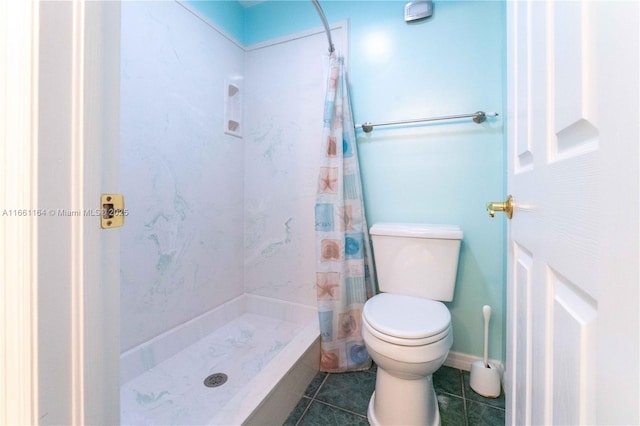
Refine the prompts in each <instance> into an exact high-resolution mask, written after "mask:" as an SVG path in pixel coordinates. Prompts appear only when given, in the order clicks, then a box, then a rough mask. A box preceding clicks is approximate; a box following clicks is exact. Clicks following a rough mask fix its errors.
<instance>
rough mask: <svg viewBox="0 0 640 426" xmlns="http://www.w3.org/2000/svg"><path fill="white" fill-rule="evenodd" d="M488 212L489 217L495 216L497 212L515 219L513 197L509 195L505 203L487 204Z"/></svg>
mask: <svg viewBox="0 0 640 426" xmlns="http://www.w3.org/2000/svg"><path fill="white" fill-rule="evenodd" d="M487 211H488V212H489V216H491V217H493V216H495V214H496V212H504V213H505V214H506V215H507V218H509V219H511V218H512V217H513V197H512V196H511V195H509V196H508V197H507V199H506V201H505V202H504V203H497V202H493V201H492V202H489V203H487Z"/></svg>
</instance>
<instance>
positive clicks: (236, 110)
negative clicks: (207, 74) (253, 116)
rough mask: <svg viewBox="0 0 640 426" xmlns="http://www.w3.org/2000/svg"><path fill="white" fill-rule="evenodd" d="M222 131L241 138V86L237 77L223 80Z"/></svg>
mask: <svg viewBox="0 0 640 426" xmlns="http://www.w3.org/2000/svg"><path fill="white" fill-rule="evenodd" d="M224 132H225V133H226V134H228V135H231V136H236V137H239V138H242V87H241V85H240V79H239V78H234V79H228V80H225V82H224Z"/></svg>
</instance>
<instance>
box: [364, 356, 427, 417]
mask: <svg viewBox="0 0 640 426" xmlns="http://www.w3.org/2000/svg"><path fill="white" fill-rule="evenodd" d="M381 379H382V380H381ZM378 389H380V390H381V391H380V392H378ZM399 389H402V391H401V392H398V390H399ZM385 390H388V391H389V392H387V391H385ZM376 393H378V398H376ZM367 419H368V420H369V423H370V424H371V425H372V426H387V425H399V424H402V425H420V426H425V425H428V426H440V410H439V408H438V400H437V397H436V392H435V389H434V388H433V382H432V376H431V375H429V376H427V377H424V378H422V379H419V380H406V379H399V378H397V377H393V376H391V375H390V374H388V373H387V372H385V371H383V370H381V369H380V368H378V373H377V377H376V391H374V392H373V394H372V395H371V399H370V400H369V408H368V410H367Z"/></svg>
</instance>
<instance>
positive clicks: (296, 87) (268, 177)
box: [244, 28, 346, 306]
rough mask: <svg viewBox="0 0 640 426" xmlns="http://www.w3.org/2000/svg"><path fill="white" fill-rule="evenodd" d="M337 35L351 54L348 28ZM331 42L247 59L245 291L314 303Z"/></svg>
mask: <svg viewBox="0 0 640 426" xmlns="http://www.w3.org/2000/svg"><path fill="white" fill-rule="evenodd" d="M332 36H333V38H334V42H335V43H336V46H337V48H338V50H339V51H343V52H344V49H342V47H343V46H346V30H345V29H344V28H340V29H337V30H333V31H332ZM325 37H326V36H325V35H324V33H320V34H316V35H311V36H308V37H302V38H296V39H294V40H290V41H287V42H284V43H275V44H271V45H267V46H264V45H263V46H259V47H251V46H249V48H248V51H247V56H246V62H245V73H246V79H245V86H246V91H245V94H246V97H245V118H246V120H247V126H246V129H248V130H247V134H246V135H245V163H244V167H245V171H246V172H245V188H244V191H245V192H244V195H245V197H244V198H245V199H244V201H245V241H244V250H245V265H244V266H245V270H244V271H245V272H244V273H245V288H246V291H247V292H249V293H253V294H256V295H261V296H267V297H274V298H277V299H280V300H286V301H289V302H296V303H301V304H305V305H312V306H315V300H316V290H315V221H314V210H313V208H314V200H315V193H316V187H317V184H318V183H317V182H318V176H317V171H318V167H319V163H318V160H319V150H320V143H319V141H320V138H321V137H322V117H323V103H324V96H325V93H324V81H325V80H326V76H325V69H326V67H327V63H326V56H327V55H326V54H325V52H326V50H327V46H326V38H325Z"/></svg>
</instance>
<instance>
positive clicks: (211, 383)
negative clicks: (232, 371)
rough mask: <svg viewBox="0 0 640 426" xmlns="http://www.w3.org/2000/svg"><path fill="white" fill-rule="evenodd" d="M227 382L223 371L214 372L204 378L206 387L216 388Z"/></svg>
mask: <svg viewBox="0 0 640 426" xmlns="http://www.w3.org/2000/svg"><path fill="white" fill-rule="evenodd" d="M226 382H227V375H226V374H224V373H215V374H212V375H210V376H208V377H207V378H206V379H204V385H205V386H206V387H208V388H217V387H218V386H222V385H224V384H225V383H226Z"/></svg>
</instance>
